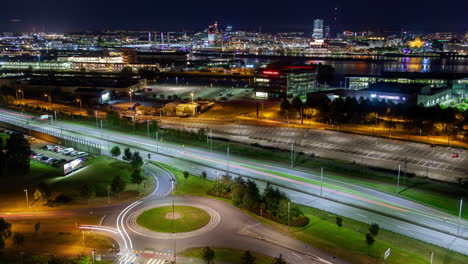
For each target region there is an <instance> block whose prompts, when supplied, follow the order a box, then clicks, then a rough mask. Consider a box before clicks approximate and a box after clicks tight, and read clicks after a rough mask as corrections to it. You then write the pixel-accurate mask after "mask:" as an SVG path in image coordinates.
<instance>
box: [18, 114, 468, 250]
mask: <svg viewBox="0 0 468 264" xmlns="http://www.w3.org/2000/svg"><path fill="white" fill-rule="evenodd" d="M10 116H11V115H10ZM63 126H64V127H66V130H69V131H74V132H76V131H80V133H83V134H86V135H87V139H88V140H90V139H92V140H94V141H95V142H96V143H99V144H104V146H105V145H106V143H105V142H101V140H99V139H98V138H99V137H100V135H101V131H99V130H97V129H94V128H89V127H83V126H79V125H74V124H73V125H72V124H63ZM48 128H50V129H56V128H51V127H48ZM67 133H69V132H67ZM106 134H107V138H106V136H104V139H109V140H111V141H114V142H121V143H125V144H126V145H131V146H133V147H135V148H139V149H141V150H147V151H150V152H151V153H152V154H153V158H155V159H157V160H158V161H161V162H164V163H168V164H171V165H173V166H175V167H177V168H181V169H187V170H189V171H194V170H197V168H198V170H207V168H206V167H207V166H209V167H212V168H213V169H214V170H217V171H226V170H227V162H226V158H225V157H223V156H222V155H218V154H212V153H209V152H206V151H201V150H196V149H189V148H182V147H179V146H174V145H169V144H162V143H157V144H156V143H155V142H154V141H152V140H146V139H143V138H138V137H135V136H129V135H124V134H120V133H116V132H108V131H106ZM77 135H78V134H74V136H77ZM104 141H106V140H104ZM155 149H156V150H158V151H159V152H164V154H165V155H171V156H173V157H178V158H176V159H175V158H173V157H171V156H164V155H158V156H155V153H154V152H155ZM181 157H185V159H180V158H181ZM188 160H190V161H196V162H197V163H191V162H189V161H188ZM252 166H258V164H256V163H255V162H253V161H247V162H243V161H242V160H240V159H237V158H236V160H234V159H233V160H230V168H229V172H230V173H236V174H241V175H250V176H254V177H256V178H259V179H264V180H268V181H270V182H273V183H274V184H278V185H287V186H288V187H292V188H296V189H298V190H301V191H304V189H306V191H307V192H309V194H313V195H315V196H312V197H311V198H315V197H316V196H317V195H318V194H319V189H318V188H317V187H318V185H317V184H310V183H304V182H301V181H296V180H291V179H287V178H284V177H279V176H276V175H274V174H271V173H266V172H264V171H262V170H259V169H257V168H256V167H254V168H253V169H252ZM264 166H267V167H268V168H269V169H270V170H280V171H281V170H284V168H278V167H275V166H271V165H264ZM214 174H215V172H214V171H211V173H209V175H210V177H211V178H212V177H214ZM296 176H298V177H300V176H301V175H296ZM314 177H317V176H314ZM348 187H352V186H351V185H348ZM360 188H362V187H360ZM363 190H364V191H365V190H366V189H365V188H363V189H360V191H363ZM285 191H286V192H287V193H288V194H289V193H291V192H292V191H291V190H285ZM370 191H371V193H367V194H366V193H364V195H363V194H356V193H355V190H352V192H349V191H347V190H341V189H339V190H337V189H335V188H324V196H325V197H329V198H331V197H332V198H333V199H335V200H338V201H339V202H342V203H345V204H349V205H353V206H357V207H361V208H363V209H367V210H370V211H371V212H369V211H366V210H362V211H363V212H360V214H361V215H369V214H370V213H376V212H383V213H385V214H386V216H384V217H386V218H385V219H386V221H388V222H392V223H397V224H395V225H389V228H388V229H389V230H391V231H394V232H397V233H402V234H405V235H410V236H413V235H412V234H411V233H410V234H408V232H406V230H404V229H401V228H398V226H402V225H403V224H406V223H404V222H410V223H413V224H414V223H417V224H423V225H424V226H426V227H431V228H433V229H439V230H441V231H443V232H448V231H449V230H450V232H452V233H453V232H455V230H456V226H457V221H456V218H455V217H452V216H448V215H445V214H444V213H442V212H437V211H436V210H433V209H430V208H426V207H424V206H421V205H419V204H417V203H414V202H409V201H406V200H403V199H401V198H398V199H395V200H394V201H392V202H393V203H395V204H392V203H386V202H385V198H387V197H386V196H388V194H383V195H384V196H382V197H383V199H380V198H381V197H380V196H377V195H376V194H379V192H376V191H372V190H370ZM308 196H309V197H310V195H308ZM395 198H396V197H395ZM297 201H298V202H299V203H301V204H305V205H310V206H314V207H318V205H315V204H309V203H308V202H307V201H306V200H301V199H298V200H297ZM402 201H405V203H404V204H403V206H399V205H398V203H399V202H402ZM348 207H349V206H348ZM349 208H350V210H351V211H353V210H357V208H353V207H349ZM324 209H326V208H324ZM434 212H437V215H434ZM340 214H342V213H340ZM342 215H344V216H347V217H350V218H353V219H356V220H360V221H362V220H363V219H362V218H361V217H359V216H358V215H357V214H354V213H349V214H346V215H345V214H342ZM391 216H393V217H391ZM395 217H396V218H398V219H395ZM366 219H367V222H371V221H369V219H371V217H367V218H366ZM402 220H403V221H402ZM423 230H427V231H428V232H429V231H431V230H429V228H424V229H423ZM423 233H424V232H423ZM438 233H440V232H438ZM440 234H441V237H444V236H443V235H445V234H443V233H440ZM461 234H462V235H463V236H465V235H466V222H465V221H463V222H462V228H461ZM446 236H447V237H446V238H447V239H440V240H437V241H434V239H433V236H429V235H427V236H426V237H424V235H421V237H417V238H418V239H422V240H424V241H427V242H430V243H439V244H440V245H441V246H444V247H447V248H452V249H454V250H457V251H460V252H467V246H466V244H467V242H466V241H465V240H463V239H457V240H456V241H455V242H454V243H452V240H453V238H454V237H452V236H449V235H446Z"/></svg>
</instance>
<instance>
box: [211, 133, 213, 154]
mask: <svg viewBox="0 0 468 264" xmlns="http://www.w3.org/2000/svg"><path fill="white" fill-rule="evenodd" d="M210 150H211V152H213V129H211V128H210Z"/></svg>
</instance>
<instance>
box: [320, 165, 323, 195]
mask: <svg viewBox="0 0 468 264" xmlns="http://www.w3.org/2000/svg"><path fill="white" fill-rule="evenodd" d="M322 196H323V168H320V197H322Z"/></svg>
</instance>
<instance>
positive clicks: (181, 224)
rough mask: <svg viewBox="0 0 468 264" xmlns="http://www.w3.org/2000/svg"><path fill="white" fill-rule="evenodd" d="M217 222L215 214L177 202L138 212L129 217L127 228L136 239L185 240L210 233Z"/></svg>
mask: <svg viewBox="0 0 468 264" xmlns="http://www.w3.org/2000/svg"><path fill="white" fill-rule="evenodd" d="M220 221H221V216H220V215H219V213H218V212H217V211H216V210H214V209H212V208H210V207H208V206H205V205H201V204H195V203H183V202H177V203H175V205H174V210H173V206H172V204H169V203H164V204H158V205H152V206H148V207H143V208H139V209H138V210H135V211H134V212H132V214H130V216H129V217H128V219H127V226H128V227H129V229H130V230H131V231H133V232H134V233H137V234H139V235H142V236H145V237H150V238H160V239H171V238H174V237H175V238H188V237H194V236H199V235H202V234H205V233H207V232H209V231H211V230H213V229H214V228H215V227H216V226H218V224H219V223H220Z"/></svg>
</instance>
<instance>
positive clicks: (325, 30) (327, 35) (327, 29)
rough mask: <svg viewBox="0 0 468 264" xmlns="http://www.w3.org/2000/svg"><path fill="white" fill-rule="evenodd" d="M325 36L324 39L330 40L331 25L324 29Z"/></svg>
mask: <svg viewBox="0 0 468 264" xmlns="http://www.w3.org/2000/svg"><path fill="white" fill-rule="evenodd" d="M323 35H324V37H326V38H330V37H331V31H330V25H325V27H324V29H323Z"/></svg>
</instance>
